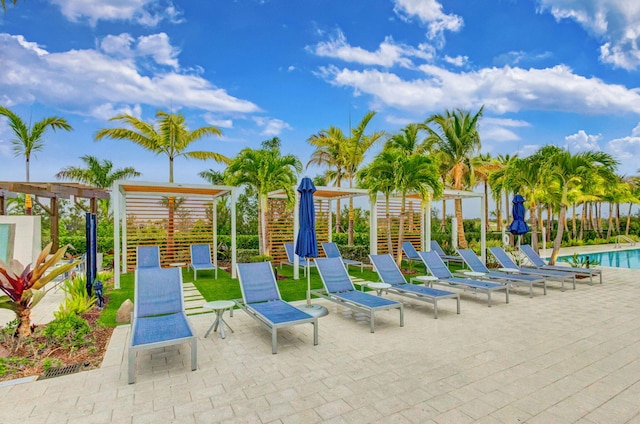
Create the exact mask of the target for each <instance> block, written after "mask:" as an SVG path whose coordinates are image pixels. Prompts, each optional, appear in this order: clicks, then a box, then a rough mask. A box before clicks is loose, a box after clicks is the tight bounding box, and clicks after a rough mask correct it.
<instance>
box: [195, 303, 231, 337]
mask: <svg viewBox="0 0 640 424" xmlns="http://www.w3.org/2000/svg"><path fill="white" fill-rule="evenodd" d="M234 306H236V302H234V301H233V300H214V301H213V302H207V303H205V304H204V305H202V307H203V308H206V309H213V310H214V311H215V313H216V319H215V320H214V321H213V324H211V327H209V329H208V330H207V332H206V333H205V335H204V337H205V338H206V337H207V336H208V335H209V333H210V332H211V330H213V331H216V330H217V329H218V326H219V327H220V336H221V337H222V338H223V339H224V338H225V334H224V326H225V325H226V326H227V328H228V329H229V330H231V332H232V333H233V328H231V327H230V326H229V324H227V322H226V321H225V320H224V318H223V315H224V311H225V310H227V309H231V308H233V307H234Z"/></svg>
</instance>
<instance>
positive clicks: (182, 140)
mask: <svg viewBox="0 0 640 424" xmlns="http://www.w3.org/2000/svg"><path fill="white" fill-rule="evenodd" d="M156 119H157V121H158V125H157V128H156V126H155V125H153V124H149V123H148V122H145V121H142V120H140V119H138V118H136V117H134V116H131V115H118V116H115V117H113V118H111V119H110V121H122V122H125V123H126V124H128V125H129V126H130V127H131V128H103V129H101V130H99V131H98V133H97V134H96V136H95V138H96V140H102V139H103V138H105V137H109V138H113V139H115V140H129V141H131V142H132V143H135V144H137V145H139V146H142V147H143V148H145V149H146V150H149V151H151V152H153V153H156V154H161V153H163V154H165V155H166V156H167V157H168V158H169V182H170V183H172V182H173V162H174V160H175V159H176V158H177V157H180V156H184V157H186V158H192V159H199V160H207V159H213V160H214V161H216V162H218V163H224V164H228V163H229V162H230V160H229V158H227V157H226V156H224V155H222V154H220V153H214V152H208V151H200V150H197V151H188V152H187V151H185V150H186V149H187V148H188V147H189V145H191V143H193V142H195V141H197V140H199V139H201V138H202V137H205V136H208V135H222V132H221V131H220V130H219V129H218V128H216V127H214V126H213V125H211V126H207V127H200V128H197V129H195V130H193V131H190V130H188V129H187V125H186V123H185V118H184V116H183V115H182V114H180V113H177V114H174V113H167V112H164V111H162V110H159V111H158V112H156Z"/></svg>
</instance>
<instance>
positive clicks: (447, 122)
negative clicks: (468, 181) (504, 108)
mask: <svg viewBox="0 0 640 424" xmlns="http://www.w3.org/2000/svg"><path fill="white" fill-rule="evenodd" d="M483 109H484V106H483V107H481V108H480V110H479V111H478V112H477V113H476V114H475V115H473V116H472V115H471V113H470V112H468V111H464V110H461V109H457V110H455V111H449V110H447V111H445V113H444V114H436V115H433V116H431V117H429V118H428V119H427V120H426V121H425V123H424V127H425V128H426V129H427V131H429V134H430V135H429V143H431V144H432V145H433V146H434V149H435V151H436V152H437V154H438V157H439V159H440V161H441V163H442V164H443V166H444V167H445V169H446V170H447V174H449V175H450V176H451V182H452V188H453V189H454V190H462V189H464V188H469V187H465V186H464V182H465V176H467V174H470V173H472V172H473V170H472V164H471V158H472V157H474V156H475V155H476V154H477V153H478V151H479V150H480V147H481V142H480V134H479V133H478V121H479V119H480V117H481V116H482V111H483ZM433 125H435V128H434V127H433ZM454 208H455V216H456V221H457V226H458V245H459V246H460V247H462V248H466V247H467V240H466V238H465V235H464V226H463V220H462V199H455V200H454Z"/></svg>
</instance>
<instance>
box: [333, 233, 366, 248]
mask: <svg viewBox="0 0 640 424" xmlns="http://www.w3.org/2000/svg"><path fill="white" fill-rule="evenodd" d="M332 241H333V242H334V243H335V244H337V245H339V246H346V245H348V244H349V235H348V234H347V233H333V235H332ZM353 245H354V246H366V247H367V249H368V248H369V233H368V232H366V233H355V234H354V235H353Z"/></svg>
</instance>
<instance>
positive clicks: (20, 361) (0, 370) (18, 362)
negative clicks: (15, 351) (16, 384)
mask: <svg viewBox="0 0 640 424" xmlns="http://www.w3.org/2000/svg"><path fill="white" fill-rule="evenodd" d="M32 363H33V362H32V361H31V360H29V359H28V358H22V357H20V356H11V357H8V358H2V357H0V377H4V376H5V375H7V374H14V373H16V372H17V371H18V370H20V369H21V368H23V367H25V366H30V365H31V364H32Z"/></svg>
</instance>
